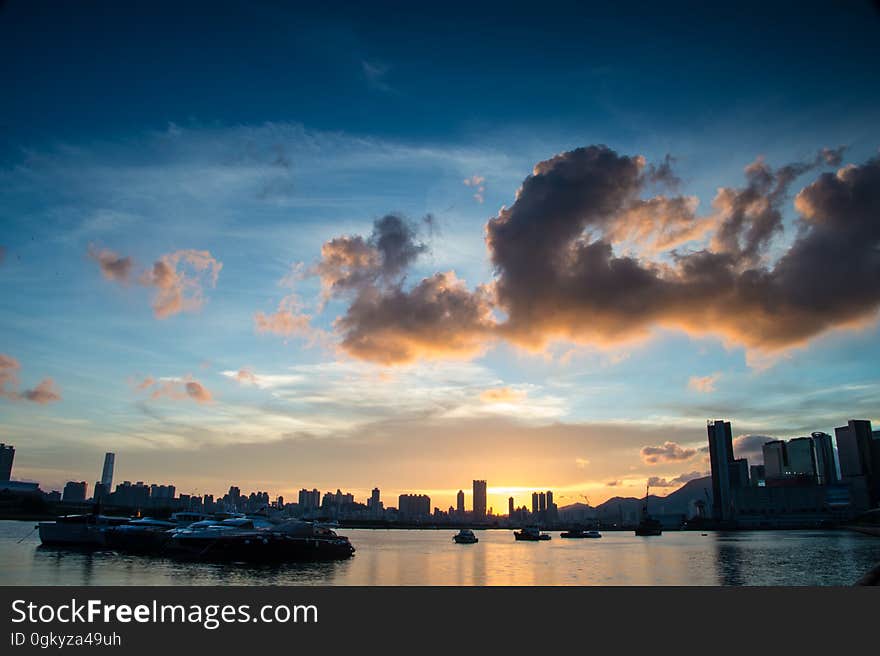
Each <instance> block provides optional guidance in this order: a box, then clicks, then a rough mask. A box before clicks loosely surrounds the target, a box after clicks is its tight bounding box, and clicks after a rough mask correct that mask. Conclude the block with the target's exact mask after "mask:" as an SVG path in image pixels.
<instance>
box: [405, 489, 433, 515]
mask: <svg viewBox="0 0 880 656" xmlns="http://www.w3.org/2000/svg"><path fill="white" fill-rule="evenodd" d="M397 513H398V515H399V516H400V517H401V518H404V519H406V518H409V519H413V518H418V517H427V516H428V515H430V514H431V497H429V496H428V495H426V494H401V495H400V496H399V497H398V498H397Z"/></svg>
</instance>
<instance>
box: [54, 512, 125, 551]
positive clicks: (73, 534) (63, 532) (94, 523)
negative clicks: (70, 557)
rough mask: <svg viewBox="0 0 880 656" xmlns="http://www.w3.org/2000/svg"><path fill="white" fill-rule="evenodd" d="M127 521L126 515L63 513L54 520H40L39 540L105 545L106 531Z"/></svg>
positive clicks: (55, 542) (56, 542)
mask: <svg viewBox="0 0 880 656" xmlns="http://www.w3.org/2000/svg"><path fill="white" fill-rule="evenodd" d="M128 522H129V518H128V517H111V516H108V515H97V514H93V515H65V516H63V517H59V518H57V519H56V520H55V521H54V522H40V523H39V530H40V541H41V542H42V543H43V544H50V545H73V546H84V547H85V546H92V547H103V546H106V544H107V541H106V535H105V534H106V531H107V530H108V529H110V528H113V527H114V526H121V525H123V524H127V523H128Z"/></svg>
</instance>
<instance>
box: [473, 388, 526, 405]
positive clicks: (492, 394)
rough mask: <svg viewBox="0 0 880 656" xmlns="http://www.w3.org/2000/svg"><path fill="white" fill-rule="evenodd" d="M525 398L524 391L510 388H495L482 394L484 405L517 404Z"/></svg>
mask: <svg viewBox="0 0 880 656" xmlns="http://www.w3.org/2000/svg"><path fill="white" fill-rule="evenodd" d="M524 398H526V393H525V392H524V391H522V390H514V389H510V388H509V387H494V388H492V389H487V390H484V391H483V392H481V393H480V400H481V401H482V402H483V403H516V402H517V401H522V400H523V399H524Z"/></svg>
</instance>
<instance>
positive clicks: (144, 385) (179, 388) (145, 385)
mask: <svg viewBox="0 0 880 656" xmlns="http://www.w3.org/2000/svg"><path fill="white" fill-rule="evenodd" d="M136 389H137V390H138V391H147V392H149V394H150V398H151V399H154V400H157V399H162V398H167V399H172V400H174V401H183V400H192V401H195V402H196V403H211V402H212V401H213V400H214V397H213V395H212V394H211V392H210V391H209V390H208V388H206V387H205V386H204V385H202V383H200V382H199V381H197V380H195V379H194V378H192V376H186V377H184V378H160V379H158V380H157V379H155V378H153V377H151V376H148V377H147V378H145V379H144V380H143V381H142V382H140V383H139V384H138V385H136Z"/></svg>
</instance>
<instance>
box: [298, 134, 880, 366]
mask: <svg viewBox="0 0 880 656" xmlns="http://www.w3.org/2000/svg"><path fill="white" fill-rule="evenodd" d="M842 154H843V148H837V149H828V148H826V149H823V150H821V151H819V152H818V153H817V155H816V156H815V157H814V158H813V159H811V160H808V161H804V162H795V163H791V164H787V165H785V166H782V167H779V168H776V169H774V168H772V167H771V166H769V165H768V164H767V163H766V162H764V161H763V160H762V159H760V158H759V159H758V160H756V161H755V162H753V163H752V164H750V165H749V166H747V167H746V169H745V178H746V184H745V186H743V187H739V188H735V187H721V188H720V189H719V191H718V194H717V195H716V197H715V200H714V202H713V209H712V211H711V212H710V213H709V214H707V215H705V216H698V215H697V214H696V207H697V203H696V199H695V198H693V197H689V196H681V195H672V196H666V195H654V196H651V195H650V194H649V192H648V190H649V189H651V188H652V187H656V186H658V185H661V186H665V187H670V186H672V185H675V184H676V183H677V182H678V180H677V178H675V176H674V174H673V173H672V171H671V162H672V160H670V159H668V158H667V159H666V160H664V162H662V163H661V164H659V165H650V164H647V163H646V162H645V160H644V158H642V157H640V156H626V155H620V154H618V153H616V152H614V151H613V150H611V149H610V148H608V147H606V146H589V147H586V148H578V149H576V150H573V151H569V152H565V153H562V154H560V155H557V156H555V157H553V158H551V159H549V160H546V161H544V162H540V163H539V164H538V165H537V166H535V168H534V171H533V173H532V175H530V176H528V177H527V178H526V179H525V180H524V181H523V184H522V186H521V188H520V189H519V190H518V192H517V194H516V199H515V201H514V203H513V204H512V205H511V206H510V207H506V208H502V209H501V211H500V212H499V213H498V214H497V215H496V216H495V217H493V218H492V219H490V220H489V222H488V224H487V226H486V241H487V245H488V249H489V255H490V257H491V262H492V264H493V267H494V271H495V280H494V281H493V282H492V283H491V284H489V285H486V286H482V287H479V288H477V289H476V290H469V289H468V288H467V287H466V286H465V285H464V283H462V282H461V281H460V280H458V279H457V278H455V277H454V274H452V273H441V274H435V275H434V276H430V277H427V278H425V279H423V280H421V281H419V282H415V283H414V284H412V285H407V284H405V283H406V279H405V278H406V272H407V270H408V267H409V266H410V265H411V264H412V262H413V261H414V260H415V259H416V258H417V257H418V256H419V255H420V254H421V253H423V252H425V250H426V249H427V247H426V245H425V244H424V243H423V242H421V241H419V240H418V231H417V228H416V226H415V225H414V224H412V223H409V222H407V221H406V220H404V219H403V218H401V217H398V216H396V215H389V216H386V217H383V218H382V219H380V220H378V221H376V222H375V224H374V227H373V232H372V234H371V235H370V236H368V237H366V238H364V237H361V236H346V237H339V238H336V239H333V240H330V241H328V242H327V243H326V244H325V245H324V248H323V250H322V259H321V261H320V262H319V263H318V264H317V265H316V266H315V267H314V269H313V273H315V274H316V275H319V276H320V277H321V279H322V283H323V287H324V291H325V295H327V296H335V297H348V298H350V305H349V308H348V310H347V312H346V313H345V315H344V316H342V317H340V318H339V319H338V320H337V322H336V328H337V331H338V332H339V333H340V336H341V343H342V347H343V349H345V350H346V351H348V352H349V353H351V354H353V355H355V356H356V357H359V358H363V359H367V360H375V361H379V362H384V363H397V362H404V361H408V360H412V359H417V358H419V357H446V356H467V355H471V354H474V353H478V352H480V350H481V348H482V346H484V345H485V344H486V343H488V342H489V341H490V340H492V339H495V338H505V339H507V340H509V341H511V342H513V343H515V344H518V345H520V346H523V347H526V348H529V349H533V350H536V349H541V348H543V347H544V346H545V345H546V344H547V343H548V342H550V341H553V340H567V341H573V342H578V343H588V344H593V345H600V346H601V345H604V344H614V343H619V342H622V341H626V340H632V339H639V338H644V337H646V336H648V335H650V334H651V332H652V331H653V330H654V329H656V328H658V327H663V328H671V329H679V330H684V331H686V332H687V333H689V334H693V335H708V336H716V337H720V338H721V339H722V340H724V341H725V342H726V343H728V344H737V345H742V346H745V347H747V349H749V354H750V355H752V354H758V355H761V354H773V353H774V352H778V351H779V350H781V349H785V348H789V347H792V346H798V345H803V344H805V343H806V342H808V341H809V340H810V339H812V338H814V337H816V336H818V335H820V334H822V333H823V332H826V331H828V330H831V329H834V328H839V327H851V326H854V325H857V324H859V323H860V322H867V321H870V320H873V319H874V318H875V317H876V314H877V310H878V308H880V249H878V242H880V160H878V159H876V158H875V159H871V160H869V161H867V162H865V163H863V164H861V165H850V166H847V167H844V168H842V169H840V170H839V171H837V172H836V173H822V174H821V175H819V176H818V178H816V179H815V180H814V181H813V182H812V183H810V184H809V185H808V186H806V187H805V188H804V189H802V190H801V191H800V192H799V193H798V194H797V196H796V198H795V203H794V205H795V208H796V210H797V212H798V213H799V217H798V218H797V220H796V222H795V224H796V225H795V228H796V233H795V234H794V235H793V238H792V239H791V240H790V241H789V246H788V249H787V250H783V251H782V252H781V254H779V248H780V247H781V246H783V242H781V241H780V240H779V239H778V238H779V237H780V236H781V235H782V234H783V230H784V223H783V209H784V207H785V204H786V202H788V201H789V200H790V196H789V192H790V188H791V185H792V184H793V183H794V182H795V180H797V179H798V178H799V177H800V176H802V175H804V174H806V173H808V172H811V171H813V170H814V169H816V168H817V167H820V166H825V165H835V166H836V165H839V164H840V162H841V158H842ZM684 245H688V246H690V250H682V246H684ZM771 247H772V248H771ZM770 253H773V254H774V257H775V259H774V260H773V261H771V260H770V257H769V254H770Z"/></svg>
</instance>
